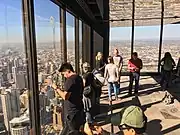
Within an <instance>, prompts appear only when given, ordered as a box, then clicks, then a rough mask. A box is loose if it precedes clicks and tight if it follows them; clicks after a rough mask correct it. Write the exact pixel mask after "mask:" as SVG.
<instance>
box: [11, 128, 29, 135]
mask: <svg viewBox="0 0 180 135" xmlns="http://www.w3.org/2000/svg"><path fill="white" fill-rule="evenodd" d="M11 135H29V133H28V128H27V126H17V127H13V128H11Z"/></svg>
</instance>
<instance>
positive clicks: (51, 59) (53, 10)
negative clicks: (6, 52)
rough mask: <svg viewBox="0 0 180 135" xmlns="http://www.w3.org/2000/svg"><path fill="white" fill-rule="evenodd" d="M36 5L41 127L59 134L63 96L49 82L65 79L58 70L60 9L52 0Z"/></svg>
mask: <svg viewBox="0 0 180 135" xmlns="http://www.w3.org/2000/svg"><path fill="white" fill-rule="evenodd" d="M34 5H35V24H36V40H37V43H36V44H37V61H38V81H39V105H40V124H41V131H42V134H49V133H50V132H52V134H55V133H57V132H58V130H60V129H61V128H62V123H61V112H59V111H58V108H60V107H61V106H60V102H59V100H60V99H59V97H58V96H57V95H56V94H55V93H54V90H53V89H52V88H51V87H50V86H49V85H48V84H47V83H46V82H47V79H52V81H53V82H54V83H57V85H60V83H61V77H60V76H58V75H56V74H54V72H55V71H56V70H57V69H58V67H59V65H60V64H61V63H62V60H63V58H62V54H61V52H62V51H61V42H60V26H61V25H60V12H59V11H60V9H59V7H58V6H57V5H55V4H54V3H52V2H51V1H49V0H35V3H34ZM42 7H46V8H42ZM52 126H53V129H54V130H52Z"/></svg>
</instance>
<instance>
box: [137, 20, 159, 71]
mask: <svg viewBox="0 0 180 135" xmlns="http://www.w3.org/2000/svg"><path fill="white" fill-rule="evenodd" d="M154 21H156V22H157V21H159V24H160V20H154ZM144 23H146V22H144ZM159 36H160V25H155V26H135V30H134V52H137V53H138V57H139V58H140V59H142V62H143V69H142V72H157V71H158V57H159Z"/></svg>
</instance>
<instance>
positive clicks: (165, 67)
mask: <svg viewBox="0 0 180 135" xmlns="http://www.w3.org/2000/svg"><path fill="white" fill-rule="evenodd" d="M160 64H161V66H162V77H161V81H160V85H161V87H162V88H163V89H164V90H166V89H167V88H168V87H169V82H170V80H171V73H172V70H173V68H174V67H175V65H176V64H175V62H174V59H173V58H172V56H171V54H170V53H169V52H166V53H165V55H164V58H162V60H161V61H160Z"/></svg>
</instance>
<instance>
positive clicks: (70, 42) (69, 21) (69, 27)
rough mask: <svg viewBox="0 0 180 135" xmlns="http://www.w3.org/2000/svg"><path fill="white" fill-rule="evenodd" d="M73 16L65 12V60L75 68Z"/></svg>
mask: <svg viewBox="0 0 180 135" xmlns="http://www.w3.org/2000/svg"><path fill="white" fill-rule="evenodd" d="M74 20H75V18H74V16H73V15H71V14H70V13H68V12H66V31H67V61H68V62H70V63H71V64H72V66H73V68H74V69H75V21H74Z"/></svg>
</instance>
